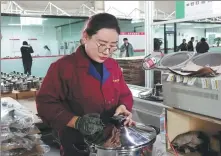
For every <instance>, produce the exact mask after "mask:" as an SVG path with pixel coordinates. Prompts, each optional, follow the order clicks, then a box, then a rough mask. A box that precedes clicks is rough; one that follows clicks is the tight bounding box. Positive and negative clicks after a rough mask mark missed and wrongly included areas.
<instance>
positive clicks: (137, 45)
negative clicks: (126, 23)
mask: <svg viewBox="0 0 221 156" xmlns="http://www.w3.org/2000/svg"><path fill="white" fill-rule="evenodd" d="M144 35H145V34H144V32H121V33H120V35H119V46H121V45H122V44H123V39H124V38H127V39H128V41H129V42H130V43H131V44H132V46H133V48H134V51H135V52H143V51H144V49H145V43H144V42H145V36H144Z"/></svg>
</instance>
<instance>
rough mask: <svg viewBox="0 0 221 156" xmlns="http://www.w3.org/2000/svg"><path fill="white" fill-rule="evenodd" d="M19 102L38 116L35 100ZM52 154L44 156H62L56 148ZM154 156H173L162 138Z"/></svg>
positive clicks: (158, 142) (52, 149)
mask: <svg viewBox="0 0 221 156" xmlns="http://www.w3.org/2000/svg"><path fill="white" fill-rule="evenodd" d="M18 102H19V103H20V104H22V105H24V106H25V107H26V108H28V109H29V110H30V111H32V112H33V113H34V114H37V110H36V104H35V100H34V99H25V100H18ZM50 148H51V149H50V152H48V153H47V154H45V155H44V156H60V153H59V149H58V148H55V147H50ZM153 151H154V152H153V154H152V156H170V155H171V154H169V153H167V152H166V149H165V144H162V143H161V141H160V137H159V136H158V137H157V141H156V142H155V144H154V149H153ZM171 156H172V155H171Z"/></svg>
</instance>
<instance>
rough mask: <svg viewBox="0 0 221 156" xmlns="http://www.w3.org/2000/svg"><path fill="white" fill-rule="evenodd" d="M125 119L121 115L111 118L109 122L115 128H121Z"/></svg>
mask: <svg viewBox="0 0 221 156" xmlns="http://www.w3.org/2000/svg"><path fill="white" fill-rule="evenodd" d="M125 120H126V117H125V116H123V115H118V116H113V117H111V120H110V122H111V123H112V124H114V125H115V126H116V127H121V126H123V125H124V122H125Z"/></svg>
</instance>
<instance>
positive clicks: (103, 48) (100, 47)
mask: <svg viewBox="0 0 221 156" xmlns="http://www.w3.org/2000/svg"><path fill="white" fill-rule="evenodd" d="M95 42H96V44H97V47H98V52H99V53H104V52H106V51H107V50H108V52H109V54H113V53H114V52H116V51H117V50H118V49H119V48H118V46H116V47H110V48H108V47H107V45H105V44H100V43H98V42H97V41H96V40H95Z"/></svg>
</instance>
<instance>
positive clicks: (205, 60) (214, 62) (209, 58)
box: [192, 52, 221, 67]
mask: <svg viewBox="0 0 221 156" xmlns="http://www.w3.org/2000/svg"><path fill="white" fill-rule="evenodd" d="M192 62H193V63H194V64H196V65H198V66H203V67H204V66H209V67H214V66H221V53H212V52H208V53H203V54H199V55H197V56H195V57H194V58H193V59H192Z"/></svg>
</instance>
